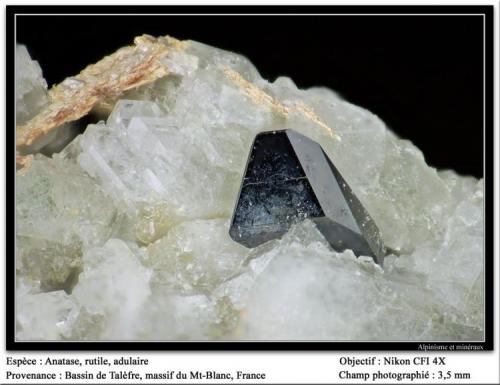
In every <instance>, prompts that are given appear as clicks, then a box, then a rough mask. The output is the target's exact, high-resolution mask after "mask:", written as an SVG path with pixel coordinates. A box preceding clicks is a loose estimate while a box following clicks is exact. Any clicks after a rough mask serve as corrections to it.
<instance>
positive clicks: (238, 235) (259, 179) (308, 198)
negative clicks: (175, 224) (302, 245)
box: [229, 130, 385, 264]
mask: <svg viewBox="0 0 500 385" xmlns="http://www.w3.org/2000/svg"><path fill="white" fill-rule="evenodd" d="M306 218H310V219H311V220H313V221H314V223H315V224H316V226H317V227H318V229H319V230H320V231H321V232H322V233H323V235H324V236H325V238H326V239H327V240H328V242H329V243H330V245H331V246H332V247H333V248H334V249H335V250H338V251H343V250H345V249H351V250H353V252H354V253H355V254H356V255H358V256H359V255H365V256H371V257H373V258H374V260H375V261H376V262H377V263H380V264H382V261H383V257H384V255H385V247H384V245H383V243H382V240H381V238H380V234H379V231H378V228H377V226H376V224H375V222H374V221H373V220H372V218H371V217H370V215H369V214H368V212H367V211H366V210H365V208H364V207H363V205H362V204H361V202H360V201H359V200H358V199H357V197H356V196H355V195H354V194H353V192H352V190H351V189H350V187H349V186H348V184H347V183H346V181H345V180H344V178H343V177H342V175H341V174H340V173H339V171H338V170H337V169H336V168H335V166H334V165H333V163H332V162H331V161H330V159H329V158H328V156H327V155H326V154H325V153H324V151H323V149H322V148H321V146H320V145H319V144H318V143H316V142H314V141H312V140H311V139H309V138H307V137H305V136H303V135H301V134H299V133H297V132H295V131H293V130H282V131H272V132H263V133H260V134H258V135H257V136H256V137H255V140H254V143H253V146H252V149H251V151H250V155H249V158H248V162H247V167H246V171H245V175H244V177H243V181H242V184H241V190H240V195H239V199H238V202H237V204H236V207H235V210H234V214H233V219H232V221H231V227H230V230H229V234H230V236H231V238H232V239H233V240H235V241H237V242H239V243H241V244H243V245H245V246H247V247H255V246H258V245H260V244H262V243H264V242H267V241H269V240H271V239H275V238H279V237H280V236H282V235H283V234H284V233H286V232H287V231H288V229H289V228H290V226H292V224H294V223H297V222H299V221H302V220H304V219H306Z"/></svg>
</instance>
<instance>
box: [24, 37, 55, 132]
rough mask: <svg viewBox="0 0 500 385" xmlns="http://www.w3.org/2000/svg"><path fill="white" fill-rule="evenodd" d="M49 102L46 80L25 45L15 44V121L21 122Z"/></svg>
mask: <svg viewBox="0 0 500 385" xmlns="http://www.w3.org/2000/svg"><path fill="white" fill-rule="evenodd" d="M48 102H49V96H48V93H47V82H46V81H45V79H44V78H43V75H42V69H41V68H40V65H39V64H38V62H37V61H35V60H32V59H31V57H30V55H29V53H28V50H27V49H26V46H24V45H21V44H17V45H16V123H17V124H23V123H25V122H26V121H28V120H29V119H31V118H32V117H33V116H35V115H36V113H37V112H39V111H40V110H41V109H42V107H44V106H45V105H46V104H47V103H48Z"/></svg>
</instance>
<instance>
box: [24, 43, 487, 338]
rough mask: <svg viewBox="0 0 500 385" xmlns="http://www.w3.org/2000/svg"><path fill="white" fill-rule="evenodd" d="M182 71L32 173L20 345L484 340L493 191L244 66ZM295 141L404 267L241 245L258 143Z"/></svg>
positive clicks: (299, 232)
mask: <svg viewBox="0 0 500 385" xmlns="http://www.w3.org/2000/svg"><path fill="white" fill-rule="evenodd" d="M22 63H23V62H20V61H19V62H18V65H21V64H22ZM22 65H25V66H27V65H28V64H22ZM30 65H31V64H30ZM164 65H165V67H166V68H167V69H168V71H167V72H168V75H166V76H164V77H162V78H160V79H158V80H156V81H155V82H153V83H151V84H147V85H143V86H141V87H139V88H135V89H133V90H130V91H127V92H126V93H125V94H123V95H122V96H121V97H120V100H118V102H117V103H116V104H115V106H114V109H113V111H112V113H111V114H110V115H109V117H108V118H107V120H106V121H101V122H99V123H97V124H92V125H89V126H88V127H87V129H86V130H85V132H84V133H83V134H82V135H80V136H79V137H77V138H76V139H75V140H74V141H73V142H72V143H71V144H69V145H68V146H67V147H66V148H65V149H64V150H63V151H62V152H61V153H59V154H55V155H54V156H53V157H52V159H48V158H45V157H43V156H41V155H38V156H36V157H35V159H34V161H33V163H32V165H31V167H30V168H29V169H27V170H23V171H22V172H20V173H18V176H17V180H16V190H17V194H16V213H17V225H16V226H17V257H16V272H17V291H16V295H17V329H16V330H17V338H18V339H22V340H30V339H66V340H110V339H113V340H116V339H127V340H130V339H132V340H134V339H138V340H178V339H181V340H187V339H208V340H209V339H242V340H248V339H252V340H253V339H266V340H274V339H287V340H289V339H300V340H304V339H305V340H307V339H325V340H426V341H429V340H473V339H481V338H482V336H483V297H484V292H483V290H484V289H483V266H484V263H483V239H484V235H483V222H484V220H483V181H482V180H480V181H478V180H475V179H474V178H471V177H462V176H458V175H457V174H455V173H454V172H451V171H439V172H438V171H436V170H435V169H433V168H431V167H429V166H428V165H427V164H426V163H425V160H424V158H423V156H422V153H421V152H420V151H419V150H418V149H417V148H416V147H415V146H414V145H412V144H411V143H410V142H408V141H406V140H402V139H399V138H397V137H396V136H395V135H394V134H393V133H392V132H391V131H389V130H388V129H387V127H386V126H385V124H384V123H383V122H382V121H381V120H380V119H379V118H377V117H376V116H375V115H373V114H372V113H370V112H369V111H367V110H364V109H362V108H360V107H357V106H354V105H352V104H350V103H349V102H347V101H345V100H343V99H341V98H340V97H339V96H338V95H336V94H335V93H334V92H332V91H330V90H328V89H325V88H311V89H308V90H300V89H298V88H297V87H296V86H295V85H294V83H293V81H292V80H291V79H288V78H284V77H280V78H278V79H276V80H275V81H274V82H269V81H267V80H265V79H262V78H261V77H260V75H259V74H258V72H257V70H256V69H255V68H254V67H253V66H252V64H251V63H250V62H249V61H248V60H247V59H246V58H244V57H242V56H239V55H237V54H234V53H230V52H226V51H222V50H219V49H216V48H213V47H209V46H206V45H203V44H200V43H197V42H193V41H188V42H183V49H182V50H177V51H175V52H172V53H171V54H169V55H167V56H166V57H165V58H164ZM24 70H25V69H19V70H18V71H24ZM17 101H18V109H19V108H22V107H19V106H20V105H22V102H20V101H19V99H18V100H17ZM285 128H291V129H294V130H296V131H297V132H300V133H301V134H303V135H306V136H308V137H310V138H311V139H313V140H315V141H317V142H318V143H320V144H321V146H322V147H323V149H324V150H325V152H326V153H327V155H328V156H329V157H330V159H331V160H332V161H333V163H334V164H335V166H336V167H337V168H338V169H339V171H340V172H341V173H342V175H343V176H344V178H345V179H346V181H348V182H349V185H350V186H351V188H352V189H353V191H354V193H355V194H356V196H357V197H358V198H359V199H360V201H361V202H362V203H363V205H364V206H365V207H366V209H367V210H368V212H369V213H370V215H371V216H372V217H373V219H374V220H375V222H376V223H377V225H378V227H379V229H380V232H381V236H382V238H383V240H384V243H385V244H386V245H387V246H389V247H391V248H393V249H398V250H400V251H401V255H400V256H399V257H396V256H389V257H387V258H386V259H385V263H384V267H383V268H381V267H380V266H378V265H377V264H375V263H374V262H373V261H372V260H371V258H367V257H360V258H357V257H356V256H354V254H353V253H352V252H351V251H350V250H347V251H345V252H342V253H339V252H336V251H334V250H333V249H332V248H331V247H330V246H329V243H328V242H327V241H326V240H325V239H324V238H323V236H322V234H321V233H320V232H319V231H318V230H317V228H316V227H315V226H314V224H313V223H312V222H309V221H306V222H303V223H301V224H298V225H296V226H294V227H293V228H292V229H291V230H290V231H289V232H288V233H286V234H285V235H284V236H283V237H282V238H281V239H277V240H273V241H270V242H267V243H264V244H262V245H260V246H259V247H257V248H254V249H247V248H245V247H243V246H241V245H239V244H238V243H235V242H234V241H233V240H231V238H230V237H229V234H228V230H229V222H230V218H231V215H232V211H233V209H234V205H235V202H236V199H237V195H238V189H239V186H240V182H241V177H242V175H243V173H244V167H245V162H246V159H247V156H248V153H249V151H250V146H251V143H252V140H253V138H254V137H255V135H256V134H257V133H259V132H262V131H269V130H281V129H285ZM358 257H359V256H358Z"/></svg>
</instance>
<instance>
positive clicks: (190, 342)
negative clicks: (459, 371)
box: [14, 13, 487, 348]
mask: <svg viewBox="0 0 500 385" xmlns="http://www.w3.org/2000/svg"><path fill="white" fill-rule="evenodd" d="M17 16H31V17H36V16H103V17H106V16H125V17H127V16H271V17H272V16H295V17H297V16H299V17H300V16H328V17H332V16H333V17H339V16H350V17H352V16H440V17H442V16H481V17H482V19H483V154H484V156H483V173H484V176H483V184H484V177H485V175H486V168H485V167H486V148H485V142H486V127H485V126H486V105H485V100H486V82H485V77H486V40H485V37H486V22H485V15H484V14H482V13H479V14H477V13H463V14H446V13H435V14H425V13H422V14H405V13H389V14H388V13H374V14H355V13H352V14H336V13H296V14H280V13H268V14H258V13H255V14H246V13H223V14H221V13H207V14H189V13H154V14H152V13H133V14H128V13H126V14H124V13H113V14H111V13H110V14H92V13H88V14H79V13H78V14H71V13H57V14H51V13H40V14H32V13H18V14H16V15H15V16H14V40H15V41H16V40H17V39H16V36H17V24H16V23H17ZM14 66H15V64H14ZM14 93H15V89H14ZM14 100H16V99H15V95H14ZM14 143H15V138H14ZM14 167H15V162H14ZM484 193H485V196H484V200H483V273H485V271H484V269H485V265H486V264H485V262H486V260H485V259H486V257H485V255H486V241H485V234H486V220H485V214H486V200H487V199H486V191H485V192H484ZM14 242H15V241H14ZM14 244H15V243H14ZM14 261H15V260H14ZM15 262H16V261H15ZM15 262H14V269H16V266H15ZM484 275H486V274H484ZM483 285H484V287H483V292H485V291H486V279H484V282H483ZM16 290H17V289H16V288H15V289H14V292H15V291H16ZM483 300H484V298H483ZM15 308H16V305H15V303H14V314H16V310H15ZM483 310H484V314H486V302H485V301H484V308H483ZM14 317H15V315H14ZM485 324H486V321H484V324H483V330H484V333H485V332H486V331H485ZM483 336H484V335H483ZM26 342H28V343H33V342H36V343H45V342H63V343H65V342H69V343H75V342H78V343H80V342H119V343H124V342H142V343H151V344H153V343H165V344H168V343H173V342H175V343H182V344H188V345H189V344H192V343H201V342H203V343H214V344H219V343H221V342H222V343H257V342H259V343H260V342H262V343H271V342H279V343H298V344H299V343H304V342H307V343H322V344H324V343H328V344H330V343H338V342H342V343H350V342H353V343H360V342H369V343H384V342H391V343H420V344H428V345H432V344H452V343H456V344H467V343H471V344H472V343H484V342H485V338H483V340H470V341H469V340H467V341H456V340H449V341H439V340H438V341H411V340H410V341H409V340H404V341H403V340H216V341H212V340H163V341H154V340H147V341H138V340H91V341H58V340H44V341H26V340H23V341H17V340H16V343H21V344H22V343H26ZM271 348H272V346H271Z"/></svg>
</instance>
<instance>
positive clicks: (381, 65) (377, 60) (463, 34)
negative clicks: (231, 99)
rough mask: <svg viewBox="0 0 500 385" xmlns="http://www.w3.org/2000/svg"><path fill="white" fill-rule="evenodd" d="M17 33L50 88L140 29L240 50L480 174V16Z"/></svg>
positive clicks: (41, 24)
mask: <svg viewBox="0 0 500 385" xmlns="http://www.w3.org/2000/svg"><path fill="white" fill-rule="evenodd" d="M146 11H147V10H146ZM214 12H216V10H214ZM16 33H17V41H18V42H19V43H23V44H26V45H27V46H28V49H29V51H30V53H31V55H32V57H33V58H34V59H36V60H38V61H39V63H40V65H41V67H42V70H43V73H44V76H45V78H46V79H47V81H48V83H49V85H52V84H54V83H58V82H60V81H62V80H63V79H64V78H65V77H67V76H70V75H74V74H76V73H78V72H80V71H81V69H83V67H85V66H86V65H87V64H90V63H94V62H96V61H97V60H99V59H101V58H102V56H104V55H106V54H110V53H112V52H113V51H115V50H116V49H117V48H119V47H121V46H123V45H126V44H130V43H131V42H132V40H133V37H134V36H137V35H141V34H143V33H148V34H151V35H155V36H158V35H166V34H168V35H171V36H173V37H176V38H178V39H193V40H197V41H200V42H203V43H206V44H210V45H214V46H216V47H219V48H223V49H226V50H231V51H235V52H239V53H241V54H243V55H245V56H247V57H248V58H249V59H250V60H251V61H252V62H253V63H254V64H255V66H256V67H257V68H258V70H259V71H260V72H261V74H262V76H264V77H265V78H267V79H269V80H273V79H275V78H276V77H277V76H280V75H287V76H290V77H291V78H292V79H293V80H294V81H295V83H296V84H297V85H298V86H299V87H301V88H307V87H311V86H316V85H324V86H327V87H330V88H332V89H333V90H335V91H337V92H338V93H340V94H341V95H343V96H344V97H345V98H346V99H347V100H349V101H351V102H352V103H354V104H357V105H359V106H362V107H364V108H367V109H369V110H371V111H372V112H374V113H375V114H377V115H378V116H379V117H380V118H381V119H382V120H384V121H385V122H386V123H387V125H388V126H389V127H390V128H391V129H392V130H393V131H394V132H396V133H397V134H398V135H399V136H401V137H403V138H406V139H410V140H411V141H413V142H414V143H415V144H416V145H417V146H418V147H419V148H420V149H421V150H422V151H423V152H424V155H425V158H426V160H427V162H428V163H429V164H431V165H432V166H434V167H437V168H451V169H455V170H456V171H458V172H460V173H461V174H469V175H474V176H476V177H482V176H483V131H482V130H483V18H482V17H481V16H430V15H426V16H416V15H415V16H375V15H371V16H326V15H321V16H192V15H191V16H159V15H155V16H109V15H108V16H39V15H38V16H17V19H16Z"/></svg>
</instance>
